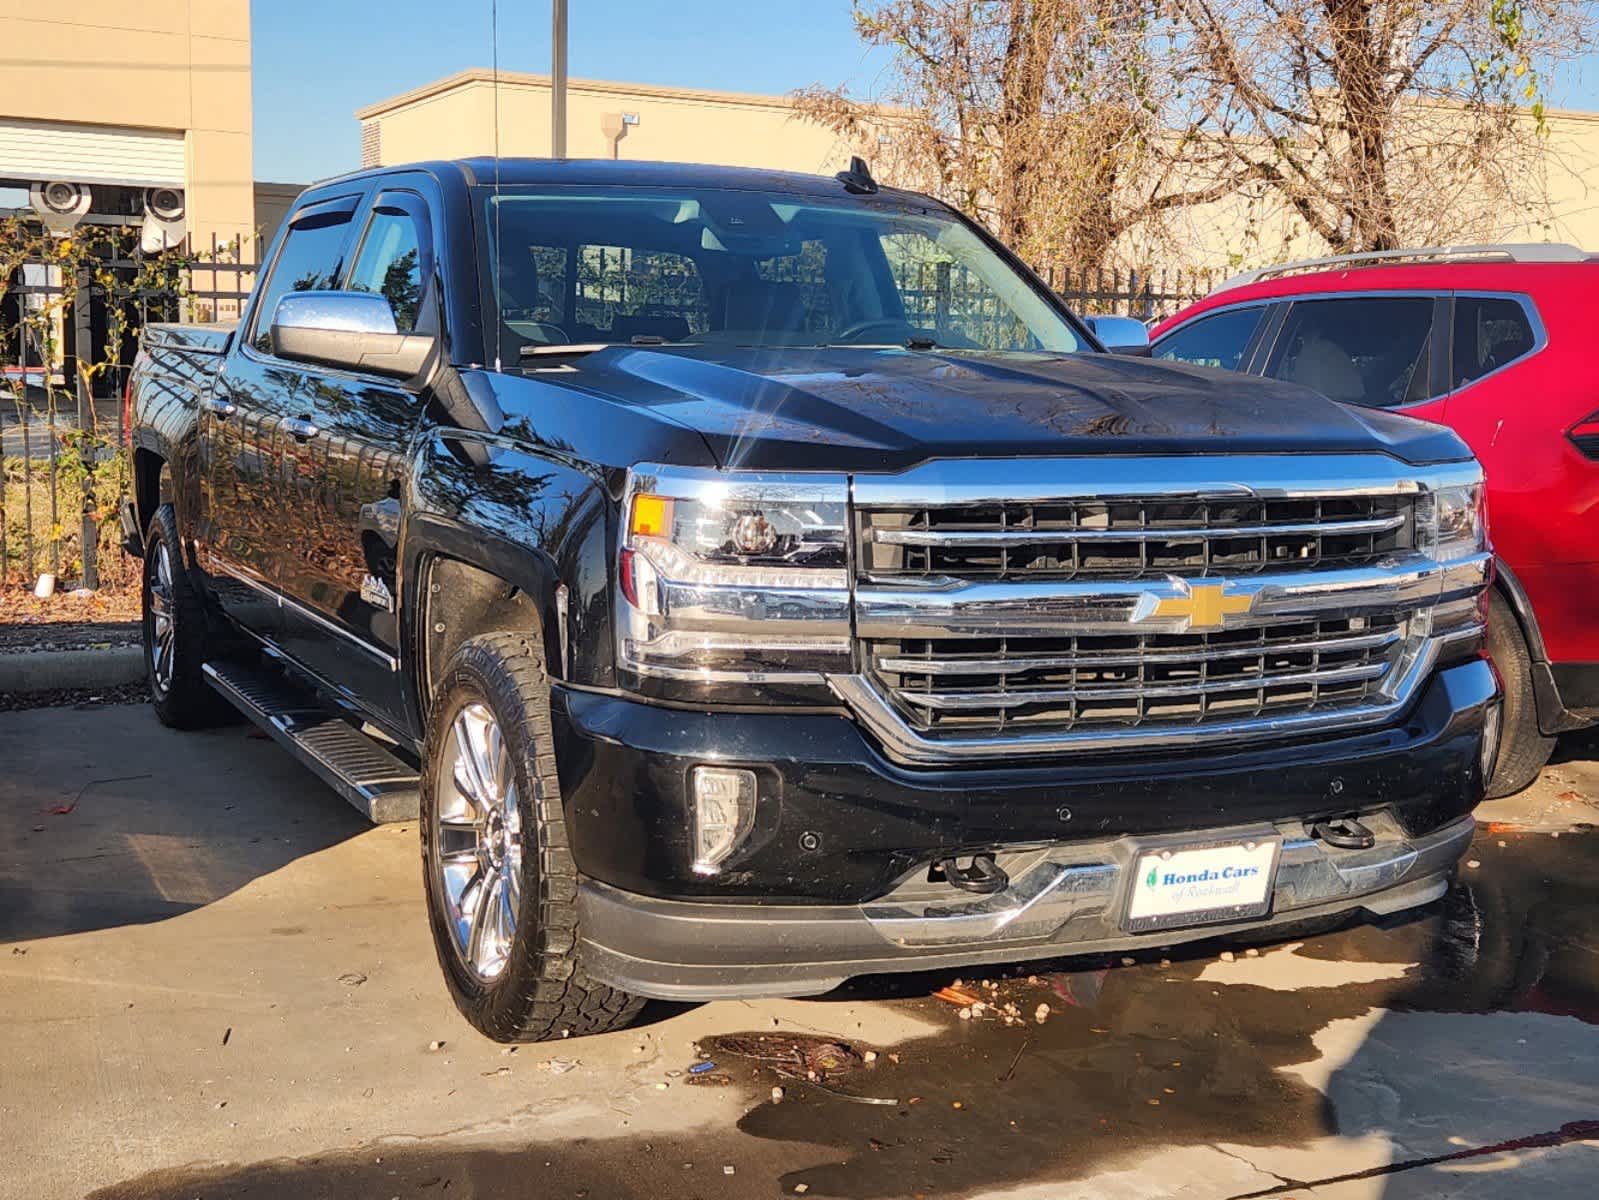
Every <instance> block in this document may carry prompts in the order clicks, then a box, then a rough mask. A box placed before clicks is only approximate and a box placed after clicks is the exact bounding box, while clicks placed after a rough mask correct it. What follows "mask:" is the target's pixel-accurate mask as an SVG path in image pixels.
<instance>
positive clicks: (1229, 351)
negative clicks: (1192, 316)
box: [1153, 304, 1266, 371]
mask: <svg viewBox="0 0 1599 1200" xmlns="http://www.w3.org/2000/svg"><path fill="white" fill-rule="evenodd" d="M1265 313H1266V306H1265V305H1263V304H1257V305H1254V306H1252V307H1249V308H1231V309H1228V310H1227V311H1226V312H1219V313H1212V314H1211V315H1210V316H1207V317H1200V318H1199V320H1197V321H1190V322H1189V323H1188V324H1187V325H1184V326H1183V327H1182V328H1181V329H1179V330H1177V331H1176V332H1175V333H1172V334H1169V335H1168V336H1166V337H1163V338H1161V339H1160V341H1159V342H1157V343H1156V345H1155V349H1154V351H1153V353H1154V356H1155V357H1156V358H1166V359H1175V360H1176V361H1177V362H1185V363H1194V364H1195V365H1196V366H1201V367H1221V368H1222V369H1223V370H1227V371H1236V370H1237V369H1238V364H1239V362H1240V361H1241V360H1242V359H1243V357H1244V349H1245V347H1247V346H1248V345H1249V339H1250V338H1252V337H1254V336H1255V330H1256V329H1258V328H1259V327H1260V319H1261V317H1263V316H1264V315H1265Z"/></svg>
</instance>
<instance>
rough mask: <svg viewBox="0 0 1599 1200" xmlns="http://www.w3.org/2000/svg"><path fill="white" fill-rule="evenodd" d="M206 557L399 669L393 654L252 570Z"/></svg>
mask: <svg viewBox="0 0 1599 1200" xmlns="http://www.w3.org/2000/svg"><path fill="white" fill-rule="evenodd" d="M208 557H210V558H211V560H212V561H211V562H210V564H209V565H210V566H211V567H212V568H213V569H215V570H217V571H220V572H221V573H222V574H224V575H227V576H229V577H230V578H233V579H237V580H238V581H239V582H240V583H243V584H248V585H249V586H250V587H252V588H254V589H255V590H256V591H258V592H261V593H262V594H264V595H266V596H270V597H271V598H272V599H273V600H274V601H276V603H277V605H278V607H279V608H292V609H293V610H294V611H295V612H296V613H298V614H299V615H300V616H302V617H305V618H306V619H307V620H309V621H311V622H313V623H314V624H316V625H319V626H320V627H322V628H323V629H326V630H327V631H328V632H330V633H334V634H337V635H338V636H339V637H341V638H343V639H344V640H345V641H347V642H349V643H350V644H351V645H352V646H354V647H355V648H356V649H357V650H363V651H365V652H366V653H367V654H369V655H371V656H372V657H373V658H375V659H377V660H378V661H379V662H381V663H382V664H383V665H384V666H386V667H388V669H389V670H391V671H398V670H399V669H400V660H399V659H397V658H395V657H394V655H392V654H390V653H389V652H388V651H387V650H380V649H379V648H378V647H376V646H374V645H373V644H372V643H371V642H368V641H366V640H365V639H364V638H359V637H357V636H356V635H355V634H353V633H351V632H350V631H349V630H348V629H345V628H343V627H342V626H340V625H338V624H336V623H335V622H333V621H330V620H328V619H327V618H326V617H324V616H323V615H322V614H321V613H319V612H317V611H316V610H315V609H311V608H307V607H306V606H305V605H303V604H301V603H300V602H299V601H298V600H291V599H290V598H289V597H288V596H285V595H284V594H283V592H282V591H281V590H279V589H278V588H275V587H273V586H272V585H271V584H269V583H267V582H266V581H265V580H263V579H262V578H261V577H260V576H258V575H255V574H254V573H252V572H248V571H245V570H243V569H242V568H240V567H235V566H234V565H233V564H232V563H226V562H222V561H220V560H217V559H215V556H214V555H212V556H208Z"/></svg>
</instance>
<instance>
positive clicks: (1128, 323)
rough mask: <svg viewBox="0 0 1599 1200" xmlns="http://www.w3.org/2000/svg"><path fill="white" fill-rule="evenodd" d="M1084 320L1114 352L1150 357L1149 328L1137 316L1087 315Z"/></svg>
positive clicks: (1106, 347)
mask: <svg viewBox="0 0 1599 1200" xmlns="http://www.w3.org/2000/svg"><path fill="white" fill-rule="evenodd" d="M1084 320H1085V321H1086V322H1087V323H1088V327H1089V328H1090V329H1092V330H1093V331H1094V336H1095V337H1097V338H1098V339H1099V340H1100V341H1101V342H1103V343H1104V345H1105V349H1107V350H1109V351H1110V352H1111V353H1112V354H1132V355H1136V356H1138V357H1140V358H1148V357H1149V330H1148V329H1146V328H1145V327H1144V323H1143V322H1142V321H1140V320H1138V319H1137V318H1136V317H1085V318H1084Z"/></svg>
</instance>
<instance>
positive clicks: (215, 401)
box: [205, 396, 239, 421]
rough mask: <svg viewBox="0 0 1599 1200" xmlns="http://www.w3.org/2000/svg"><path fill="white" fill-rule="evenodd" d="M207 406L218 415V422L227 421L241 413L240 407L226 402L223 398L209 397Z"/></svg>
mask: <svg viewBox="0 0 1599 1200" xmlns="http://www.w3.org/2000/svg"><path fill="white" fill-rule="evenodd" d="M205 406H206V408H208V409H210V410H211V411H212V412H213V413H215V414H216V417H217V420H219V421H226V420H227V419H228V418H229V417H231V416H232V415H233V414H234V413H236V412H238V411H239V406H238V405H237V404H235V403H233V401H231V400H224V399H222V397H221V396H207V397H206V398H205Z"/></svg>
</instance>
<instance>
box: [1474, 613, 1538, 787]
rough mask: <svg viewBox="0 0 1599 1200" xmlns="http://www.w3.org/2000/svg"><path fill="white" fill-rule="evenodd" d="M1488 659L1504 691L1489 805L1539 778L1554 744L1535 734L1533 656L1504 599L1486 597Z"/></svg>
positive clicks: (1536, 732)
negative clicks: (1539, 773) (1497, 756)
mask: <svg viewBox="0 0 1599 1200" xmlns="http://www.w3.org/2000/svg"><path fill="white" fill-rule="evenodd" d="M1488 654H1489V656H1490V657H1491V658H1492V659H1493V661H1494V666H1495V667H1496V668H1498V671H1499V678H1500V680H1501V682H1503V684H1504V685H1505V699H1504V716H1503V719H1502V723H1501V732H1500V735H1499V760H1498V762H1497V763H1496V764H1495V766H1494V773H1493V778H1492V779H1491V780H1489V781H1488V799H1490V800H1496V799H1498V798H1499V797H1501V796H1509V795H1511V794H1512V793H1514V792H1519V791H1521V789H1522V788H1524V787H1526V786H1527V785H1528V784H1530V783H1531V782H1532V781H1533V780H1534V779H1536V778H1538V772H1539V771H1541V770H1543V766H1544V764H1545V763H1546V762H1548V761H1549V756H1550V755H1551V754H1553V753H1554V750H1555V739H1554V738H1552V737H1545V736H1544V735H1543V733H1542V732H1541V731H1540V730H1539V728H1538V702H1537V699H1536V697H1535V696H1534V695H1533V690H1532V654H1531V653H1530V652H1529V651H1528V649H1527V639H1526V638H1525V637H1523V636H1522V633H1521V622H1519V621H1517V620H1516V614H1515V613H1514V612H1513V611H1511V608H1510V605H1509V603H1508V602H1506V600H1505V598H1504V597H1503V596H1502V595H1500V594H1499V592H1497V591H1494V592H1492V593H1490V594H1489V597H1488Z"/></svg>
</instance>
